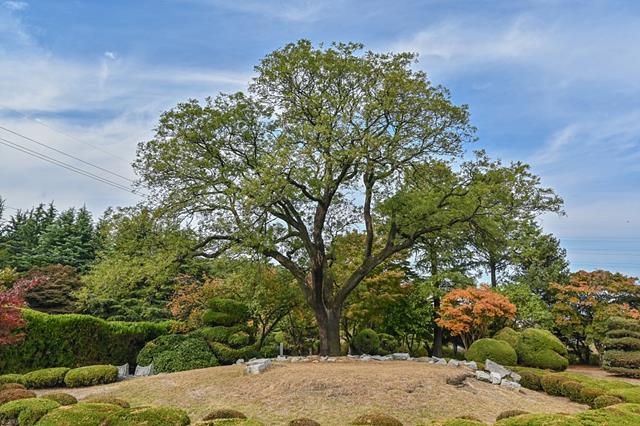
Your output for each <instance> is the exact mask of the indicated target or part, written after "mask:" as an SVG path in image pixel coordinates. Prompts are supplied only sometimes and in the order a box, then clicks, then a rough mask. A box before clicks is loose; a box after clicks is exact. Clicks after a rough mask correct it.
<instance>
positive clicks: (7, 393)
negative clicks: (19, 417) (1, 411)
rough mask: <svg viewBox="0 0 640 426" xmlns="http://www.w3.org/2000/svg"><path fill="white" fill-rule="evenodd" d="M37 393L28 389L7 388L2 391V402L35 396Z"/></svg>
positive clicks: (0, 400)
mask: <svg viewBox="0 0 640 426" xmlns="http://www.w3.org/2000/svg"><path fill="white" fill-rule="evenodd" d="M35 396H36V394H35V393H33V392H31V391H30V390H26V389H6V390H3V391H0V404H4V403H7V402H9V401H15V400H18V399H27V398H35Z"/></svg>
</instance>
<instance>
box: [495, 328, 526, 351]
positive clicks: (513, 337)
mask: <svg viewBox="0 0 640 426" xmlns="http://www.w3.org/2000/svg"><path fill="white" fill-rule="evenodd" d="M519 337H520V333H518V332H517V331H515V330H514V329H513V328H511V327H504V328H503V329H502V330H500V331H498V332H497V333H496V334H495V335H494V336H493V338H494V339H496V340H502V341H503V342H507V343H508V344H509V345H511V347H512V348H513V349H514V350H516V347H517V346H518V338H519Z"/></svg>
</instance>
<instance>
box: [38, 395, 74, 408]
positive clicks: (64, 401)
mask: <svg viewBox="0 0 640 426" xmlns="http://www.w3.org/2000/svg"><path fill="white" fill-rule="evenodd" d="M40 398H44V399H50V400H52V401H55V402H57V403H58V404H60V405H73V404H77V403H78V400H77V399H76V397H75V396H73V395H69V394H68V393H64V392H54V393H48V394H46V395H42V396H41V397H40Z"/></svg>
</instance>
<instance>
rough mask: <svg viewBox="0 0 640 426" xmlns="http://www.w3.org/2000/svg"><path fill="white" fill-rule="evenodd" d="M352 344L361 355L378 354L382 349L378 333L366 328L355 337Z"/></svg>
mask: <svg viewBox="0 0 640 426" xmlns="http://www.w3.org/2000/svg"><path fill="white" fill-rule="evenodd" d="M351 344H352V345H353V348H354V349H355V350H356V352H357V353H359V354H376V353H378V351H379V349H380V338H379V337H378V333H376V332H375V331H373V330H372V329H370V328H365V329H363V330H360V331H359V332H358V334H356V335H355V336H353V339H352V341H351Z"/></svg>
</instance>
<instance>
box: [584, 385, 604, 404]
mask: <svg viewBox="0 0 640 426" xmlns="http://www.w3.org/2000/svg"><path fill="white" fill-rule="evenodd" d="M605 393H606V391H605V390H604V389H600V388H593V387H589V386H584V387H583V388H582V390H581V391H580V402H582V403H584V404H587V405H589V406H591V407H593V406H594V405H593V404H594V401H595V399H596V398H597V397H599V396H602V395H604V394H605Z"/></svg>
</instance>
